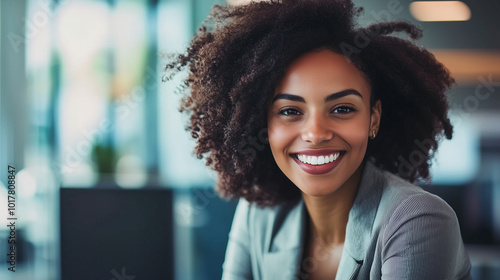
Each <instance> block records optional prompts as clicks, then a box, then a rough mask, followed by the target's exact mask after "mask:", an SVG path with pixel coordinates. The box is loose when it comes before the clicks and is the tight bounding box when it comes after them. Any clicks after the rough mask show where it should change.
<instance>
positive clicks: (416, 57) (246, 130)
mask: <svg viewBox="0 0 500 280" xmlns="http://www.w3.org/2000/svg"><path fill="white" fill-rule="evenodd" d="M360 13H362V8H357V7H355V6H354V5H353V3H352V2H351V1H345V0H337V1H333V0H332V1H326V0H281V1H263V2H252V3H250V4H248V5H244V6H229V5H216V6H214V7H213V9H212V12H211V14H210V16H209V17H208V19H207V20H206V21H205V22H204V24H203V25H202V27H200V29H199V30H198V33H197V34H196V35H195V36H194V38H193V41H192V42H191V44H190V46H189V47H188V48H187V51H186V53H184V54H180V55H179V56H177V57H176V58H175V59H174V61H172V62H171V63H169V64H168V65H167V66H166V68H165V70H166V71H167V74H165V75H166V77H172V76H173V75H175V73H177V72H178V71H181V70H182V69H184V68H187V69H188V77H187V78H186V79H185V80H184V86H185V89H186V90H185V91H184V92H183V93H184V96H183V98H182V100H181V104H180V110H181V111H185V112H188V113H189V114H190V124H189V126H188V127H187V129H188V130H190V132H191V135H192V137H193V138H195V139H196V147H195V151H194V152H195V154H196V155H197V157H198V158H200V159H201V158H205V159H206V164H207V165H208V166H210V167H211V168H212V169H214V170H215V171H217V174H218V179H217V186H216V188H217V190H218V192H219V194H220V195H221V196H222V197H225V198H239V197H244V198H245V199H247V200H248V201H251V202H256V203H257V204H259V205H263V206H266V205H275V204H279V203H286V202H291V201H296V200H297V199H299V198H300V191H299V190H298V188H296V187H295V186H294V184H293V183H292V182H291V181H290V180H288V178H287V177H286V176H285V175H284V174H283V173H282V172H281V170H280V169H279V168H278V166H277V164H276V163H275V161H274V159H273V156H272V154H271V150H270V147H269V145H268V143H267V142H266V135H265V134H266V126H267V109H268V105H269V104H270V100H271V98H272V96H273V93H274V90H275V88H276V87H277V85H278V84H279V82H280V80H281V79H282V78H283V76H284V74H285V71H286V69H287V67H288V66H289V65H290V64H291V63H292V62H293V61H294V60H295V59H297V58H298V57H300V56H301V55H304V54H306V53H308V52H311V51H314V50H317V49H321V48H327V49H330V50H332V51H334V52H336V53H339V54H343V55H344V56H346V57H348V58H349V59H350V60H351V61H352V62H353V63H354V65H355V66H356V67H357V68H358V69H359V70H360V71H361V72H362V73H364V75H365V76H366V79H367V81H368V82H369V84H370V86H371V97H370V98H371V103H372V106H373V104H374V103H375V101H376V100H380V101H381V102H382V106H383V114H382V119H381V126H380V130H379V132H378V135H377V138H375V139H374V140H371V141H370V142H369V144H368V149H367V152H366V155H365V159H370V160H371V161H373V162H374V164H375V165H377V166H378V167H380V168H382V169H384V170H387V171H389V172H391V173H394V174H397V175H399V176H400V177H402V178H404V179H406V180H408V181H410V182H415V181H416V180H418V179H427V178H428V177H429V167H430V163H431V159H432V156H433V153H434V151H435V150H436V149H437V146H438V140H439V139H440V138H441V137H442V136H443V135H444V136H445V137H446V138H448V139H451V136H452V130H453V127H452V125H451V123H450V120H449V119H448V116H447V114H448V104H447V100H446V95H445V91H446V90H447V89H448V88H449V87H450V86H451V85H452V84H453V83H454V80H453V78H451V77H450V74H449V72H448V71H447V70H446V68H445V67H444V66H443V65H442V64H441V63H439V62H438V61H437V60H436V59H435V57H434V56H433V55H432V54H431V53H430V52H428V51H427V50H425V49H424V48H422V47H419V46H417V45H415V43H414V40H416V39H419V38H420V37H421V36H422V32H421V30H420V29H418V28H417V27H416V26H414V25H412V24H411V23H408V22H402V21H398V22H380V23H375V24H372V25H370V26H368V27H359V26H357V24H356V23H355V19H356V18H357V16H359V14H360ZM394 32H405V33H407V34H408V35H409V36H410V38H411V39H403V38H399V37H395V36H389V35H390V34H392V33H394ZM169 72H170V74H168V73H169ZM408 161H410V162H411V164H410V166H408V164H406V166H403V165H402V163H403V162H406V163H407V162H408ZM403 167H405V168H403Z"/></svg>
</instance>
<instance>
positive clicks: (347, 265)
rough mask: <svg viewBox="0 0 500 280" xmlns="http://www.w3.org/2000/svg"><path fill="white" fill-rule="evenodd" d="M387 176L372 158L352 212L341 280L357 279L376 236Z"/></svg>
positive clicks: (365, 171) (339, 279)
mask: <svg viewBox="0 0 500 280" xmlns="http://www.w3.org/2000/svg"><path fill="white" fill-rule="evenodd" d="M383 184H384V177H383V176H382V174H380V171H379V170H378V169H377V168H376V167H375V166H374V165H373V164H372V163H371V162H369V161H367V162H366V163H365V167H364V171H363V175H362V177H361V183H360V185H359V188H358V193H357V194H356V199H355V200H354V203H353V205H352V208H351V211H350V212H349V220H348V222H347V228H346V237H345V242H344V251H343V253H342V258H341V260H340V264H339V270H338V272H337V278H336V279H337V280H343V279H356V277H357V275H358V273H359V270H360V268H361V266H362V265H363V261H364V258H365V255H366V250H367V249H368V246H369V245H370V241H371V239H372V228H373V222H374V220H375V216H376V214H377V209H378V205H379V203H380V197H381V195H382V186H383Z"/></svg>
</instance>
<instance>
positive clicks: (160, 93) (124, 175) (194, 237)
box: [0, 0, 500, 280]
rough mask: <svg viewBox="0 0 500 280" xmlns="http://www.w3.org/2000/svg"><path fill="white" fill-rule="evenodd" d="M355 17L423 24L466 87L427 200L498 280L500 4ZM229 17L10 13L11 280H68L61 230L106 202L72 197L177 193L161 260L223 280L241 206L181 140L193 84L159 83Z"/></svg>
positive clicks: (4, 118) (5, 36) (4, 191)
mask: <svg viewBox="0 0 500 280" xmlns="http://www.w3.org/2000/svg"><path fill="white" fill-rule="evenodd" d="M230 2H231V3H233V4H237V3H238V2H244V1H237V0H233V1H230ZM354 2H355V3H356V4H357V5H360V6H364V7H365V11H364V13H363V14H362V16H361V18H360V22H361V24H362V25H364V24H368V23H370V22H373V21H378V20H407V21H410V22H413V23H416V24H417V25H419V26H420V27H421V28H422V29H423V31H424V37H423V39H421V40H420V41H419V43H420V44H422V45H423V46H425V47H427V48H429V49H431V50H432V51H433V53H435V55H436V56H437V58H438V59H439V60H441V61H442V62H443V63H444V64H445V65H446V66H447V67H448V68H449V69H450V70H451V72H452V74H453V75H454V76H455V78H456V80H457V84H456V86H455V87H454V88H453V89H451V90H450V91H449V92H448V97H449V101H450V106H451V108H452V120H453V123H454V124H455V135H454V139H453V140H451V141H446V142H444V143H443V144H442V148H441V150H440V151H439V152H438V154H437V160H436V161H435V163H434V165H433V170H432V175H433V178H434V180H433V181H432V183H431V184H427V185H425V188H426V189H427V190H429V191H431V192H434V193H436V194H438V195H440V196H441V197H443V198H444V199H445V200H446V201H448V203H449V204H450V205H451V206H452V207H453V208H454V209H455V211H456V212H457V215H458V218H459V220H460V223H461V230H462V235H463V238H464V241H465V243H466V245H467V249H468V251H469V254H470V256H471V260H472V263H473V266H474V269H473V275H474V277H475V279H499V278H500V31H498V26H500V18H499V17H498V16H497V15H498V13H499V12H500V3H499V2H498V1H486V0H478V1H472V0H469V1H462V2H460V1H446V2H448V4H450V3H452V2H453V3H455V4H452V5H455V6H448V7H445V8H442V7H441V8H439V7H436V6H431V7H427V8H426V7H419V3H415V1H406V0H399V1H398V0H384V1H367V0H355V1H354ZM431 2H437V1H431ZM223 3H226V2H225V1H224V0H2V1H1V2H0V35H1V37H0V57H1V62H0V67H1V68H0V75H1V84H0V94H1V95H0V105H1V117H0V121H1V123H0V152H1V154H0V168H1V169H0V207H1V209H0V250H1V251H0V256H2V257H0V260H1V262H0V279H30V280H52V279H61V277H62V273H63V272H64V271H65V270H64V267H62V266H64V265H65V264H64V262H62V261H61V256H62V255H64V254H67V251H65V250H64V248H69V247H65V246H69V245H67V244H65V243H64V242H62V241H61V240H65V239H64V238H62V236H61V235H64V234H74V232H73V233H72V232H71V231H66V230H64V229H65V226H67V225H68V223H70V224H71V223H77V224H78V223H83V220H79V219H75V220H73V221H72V220H71V217H66V216H64V215H62V214H64V213H61V211H69V210H67V209H71V210H72V211H73V210H74V211H76V210H78V209H80V210H85V209H84V206H85V207H89V209H94V210H95V209H100V208H99V207H104V206H103V205H104V204H106V203H110V202H108V201H106V202H103V205H100V204H93V203H94V201H91V202H89V203H87V204H85V203H83V204H81V205H84V206H82V207H80V208H77V209H75V208H74V207H72V205H80V204H77V203H80V202H77V201H76V200H75V201H73V200H71V201H68V199H70V197H72V196H71V195H66V194H67V192H66V190H67V191H69V192H71V190H72V189H73V190H75V191H83V190H88V191H90V192H91V193H92V191H95V192H93V195H94V196H99V195H100V194H101V192H99V191H100V190H101V191H110V190H112V191H117V192H118V193H120V191H121V193H127V192H128V193H134V192H137V193H140V192H141V191H150V192H151V194H152V195H153V196H155V195H156V194H155V192H158V194H159V193H163V192H162V191H168V192H171V194H172V199H171V200H169V199H167V198H166V199H167V200H165V201H166V203H167V202H168V203H170V204H171V207H170V208H168V209H163V208H162V209H163V210H162V212H158V214H157V216H153V217H151V215H148V217H149V218H150V220H151V222H155V219H156V221H159V220H161V221H165V223H166V224H165V225H167V226H165V227H162V229H163V230H165V231H169V230H171V233H172V238H173V239H172V244H173V247H172V248H173V252H171V253H172V256H168V254H166V255H161V252H160V255H161V256H160V255H159V256H158V258H160V257H164V258H166V259H168V260H170V261H171V263H172V267H173V273H174V275H175V276H174V277H175V279H217V278H218V277H219V278H220V273H221V265H222V260H223V256H224V250H225V246H226V242H227V233H228V230H229V227H230V223H231V219H232V211H233V210H234V206H235V202H226V201H223V200H220V199H218V198H217V195H216V193H215V191H214V190H213V189H212V186H213V181H214V177H215V176H214V174H213V172H211V171H210V170H208V169H207V168H206V167H205V166H204V164H203V162H202V161H200V160H198V159H196V158H195V157H194V156H193V153H192V148H193V146H194V142H193V140H192V139H190V137H189V134H188V133H187V132H185V131H184V126H185V124H186V120H187V117H186V116H185V115H182V114H180V113H179V112H178V110H177V107H178V100H179V94H178V91H179V81H180V80H181V78H182V75H183V74H180V75H178V76H177V77H176V78H174V79H173V80H172V81H170V82H167V83H164V82H162V77H163V75H164V73H163V67H164V65H165V63H166V62H167V60H168V58H169V57H171V56H172V54H175V53H176V52H182V51H183V48H184V47H185V46H187V44H188V43H189V40H190V38H191V36H192V35H193V34H194V33H195V32H196V30H197V28H198V27H199V25H200V24H201V23H202V21H203V20H204V19H205V18H206V16H207V15H208V14H209V11H210V8H211V6H212V5H213V4H223ZM460 3H461V4H460ZM464 6H465V10H464ZM467 11H468V12H469V14H467ZM467 15H468V16H467ZM432 16H434V17H436V18H430V19H429V18H428V17H432ZM446 17H449V18H448V20H446V21H443V19H445V18H446ZM453 17H455V20H453V21H449V19H450V18H451V19H453ZM9 165H11V166H13V167H15V168H16V206H15V217H17V218H18V220H16V231H15V232H16V241H17V244H18V246H17V248H18V250H17V259H16V270H17V271H16V272H15V273H12V272H10V271H9V270H8V267H9V263H8V262H7V258H8V256H7V255H6V253H7V252H8V245H9V244H8V236H9V234H10V230H9V229H8V227H6V225H7V224H8V223H7V221H8V218H9V217H10V216H9V213H8V211H7V209H8V203H7V202H8V185H9V181H8V180H9V178H8V175H9V174H8V172H7V171H8V166H9ZM168 197H169V196H168ZM145 199H148V198H145ZM146 205H147V204H146ZM120 207H122V206H120ZM123 207H127V206H126V205H125V206H123ZM65 209H66V210H65ZM87 210H88V209H87ZM88 211H89V213H90V210H88ZM103 211H104V210H103ZM125 212H126V211H123V213H122V214H123V215H125V214H124V213H125ZM68 213H69V212H68ZM71 213H73V212H71ZM74 213H75V214H74V215H77V212H74ZM92 213H94V214H93V215H99V213H100V212H99V211H94V212H92ZM101 213H104V212H101ZM80 214H81V215H83V214H82V213H80ZM80 214H78V215H80ZM89 215H90V214H89ZM116 215H118V214H116ZM84 216H85V215H83V216H82V217H84ZM82 219H83V218H82ZM131 219H132V218H131ZM120 221H121V220H120ZM125 221H126V220H125ZM168 225H170V226H168ZM116 226H122V229H121V231H120V232H123V234H126V233H128V232H132V231H134V230H135V229H134V228H132V227H134V224H133V223H130V224H125V225H123V224H121V225H116ZM135 226H137V225H135ZM94 232H95V230H94ZM87 234H88V235H90V236H91V235H92V234H93V232H92V231H90V230H89V232H88V233H87ZM151 234H154V233H150V232H149V231H148V232H147V233H145V235H144V238H145V240H147V239H148V237H150V236H152V235H151ZM157 234H159V235H161V234H162V232H158V233H157ZM69 236H71V235H69ZM107 238H110V240H111V239H112V238H113V237H112V236H111V237H107ZM101 241H102V240H101ZM96 242H97V241H96ZM107 243H109V242H108V241H107V240H104V243H103V244H107ZM130 246H131V247H132V245H130ZM165 246H167V247H164V248H169V247H168V246H170V245H168V244H167V243H166V245H165ZM61 248H63V249H61ZM98 249H99V248H96V250H97V251H96V252H95V255H98V254H99V252H98ZM82 250H83V249H82ZM4 252H6V253H4ZM74 254H79V252H74ZM82 254H83V253H82ZM143 254H145V255H147V254H148V252H143ZM83 257H84V256H82V258H83ZM145 265H147V264H145ZM168 267H169V266H168V265H167V264H165V269H167V268H168ZM88 269H89V270H92V269H93V268H92V267H88ZM133 269H134V266H133V265H128V269H127V265H126V264H124V265H123V266H121V265H119V264H116V265H109V267H108V269H107V270H105V272H104V275H102V279H113V278H115V279H119V278H120V276H124V275H133V276H135V277H136V279H144V278H141V275H140V273H137V271H134V270H133ZM168 269H169V270H170V268H168ZM108 272H109V273H108ZM165 275H167V274H165ZM75 277H76V278H73V279H78V277H77V276H75ZM65 279H69V278H67V277H65Z"/></svg>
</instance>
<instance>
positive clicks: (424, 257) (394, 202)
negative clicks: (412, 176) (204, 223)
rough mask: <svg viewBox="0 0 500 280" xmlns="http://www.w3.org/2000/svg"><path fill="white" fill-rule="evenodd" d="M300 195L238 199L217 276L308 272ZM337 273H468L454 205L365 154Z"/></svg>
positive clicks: (398, 277)
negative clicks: (263, 203) (277, 202)
mask: <svg viewBox="0 0 500 280" xmlns="http://www.w3.org/2000/svg"><path fill="white" fill-rule="evenodd" d="M306 220H307V212H306V208H305V205H304V202H303V201H302V200H301V201H300V202H299V203H297V204H295V205H291V206H275V207H268V208H261V207H258V206H256V205H254V204H250V203H248V202H247V201H246V200H243V199H241V200H240V202H239V203H238V207H237V208H236V213H235V215H234V220H233V225H232V228H231V232H230V233H229V242H228V245H227V250H226V259H225V261H224V265H223V275H222V279H228V280H238V279H255V280H259V279H265V280H281V279H306V277H305V276H304V277H301V275H300V268H301V267H302V268H303V270H304V271H308V269H309V271H310V270H311V269H314V265H315V264H314V259H308V260H306V261H305V262H304V261H302V250H303V248H304V241H305V240H304V239H305V229H306ZM331 279H332V280H333V279H337V280H343V279H394V280H402V279H422V280H429V279H430V280H432V279H439V280H444V279H471V277H470V260H469V257H468V255H467V253H466V252H465V250H464V245H463V241H462V238H461V236H460V229H459V225H458V221H457V218H456V215H455V212H454V211H453V209H451V207H450V206H449V205H448V204H447V203H446V202H444V201H443V200H442V199H441V198H439V197H438V196H436V195H433V194H430V193H428V192H426V191H424V190H423V189H422V188H420V187H418V186H415V185H413V184H410V183H408V182H406V181H404V180H403V179H401V178H399V177H398V176H395V175H393V174H391V173H389V172H386V171H382V170H380V169H378V168H377V167H375V166H374V165H373V164H372V163H370V162H367V163H366V164H365V169H364V171H363V175H362V178H361V183H360V186H359V189H358V192H357V194H356V199H355V201H354V204H353V206H352V208H351V210H350V212H349V221H348V223H347V228H346V237H345V243H344V249H343V252H342V257H341V260H340V264H339V268H338V272H337V276H336V278H335V275H332V278H331Z"/></svg>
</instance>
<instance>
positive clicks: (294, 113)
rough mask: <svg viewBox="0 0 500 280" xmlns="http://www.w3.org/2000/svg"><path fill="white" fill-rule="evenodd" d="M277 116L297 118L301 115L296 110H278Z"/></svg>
mask: <svg viewBox="0 0 500 280" xmlns="http://www.w3.org/2000/svg"><path fill="white" fill-rule="evenodd" d="M278 114H279V115H283V116H298V115H301V114H302V113H301V112H300V111H299V110H297V109H293V108H284V109H281V110H279V111H278Z"/></svg>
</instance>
